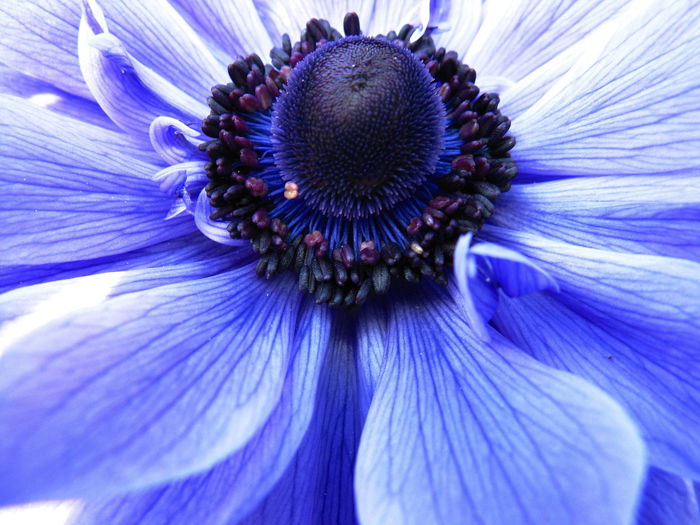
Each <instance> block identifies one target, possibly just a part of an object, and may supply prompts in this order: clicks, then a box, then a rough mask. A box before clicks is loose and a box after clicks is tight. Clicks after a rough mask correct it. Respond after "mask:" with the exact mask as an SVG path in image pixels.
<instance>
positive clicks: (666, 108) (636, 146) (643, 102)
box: [512, 2, 700, 177]
mask: <svg viewBox="0 0 700 525" xmlns="http://www.w3.org/2000/svg"><path fill="white" fill-rule="evenodd" d="M576 5H582V6H584V5H589V4H588V3H584V2H576ZM590 5H594V4H590ZM623 15H624V16H623V17H622V19H616V20H612V21H611V22H610V23H609V24H607V25H606V26H605V28H604V30H603V31H602V33H601V34H597V35H595V38H591V39H590V41H589V42H588V46H587V49H586V52H585V53H584V54H583V55H582V56H580V57H579V58H578V60H577V61H576V63H575V64H574V66H573V67H572V68H571V69H570V70H569V71H568V72H567V73H566V75H564V76H563V77H562V78H561V79H560V80H559V81H558V82H556V83H555V84H554V85H553V86H552V87H551V89H550V90H549V91H548V92H547V94H546V95H545V96H544V97H542V98H541V99H540V101H539V102H538V103H536V104H534V105H533V106H531V107H530V108H529V109H528V110H527V111H526V112H525V113H523V114H521V115H520V116H519V117H518V118H517V119H515V120H514V121H513V129H514V130H515V129H519V130H521V132H520V133H519V135H518V148H517V152H516V159H517V160H518V162H519V166H520V169H521V172H522V173H525V174H527V175H530V176H532V177H536V176H551V175H553V174H559V175H609V174H611V173H614V174H616V175H630V174H639V175H645V174H655V173H682V172H684V171H685V170H688V169H691V168H698V167H700V135H698V133H697V127H696V122H697V121H698V119H700V54H698V53H697V39H698V38H699V37H700V5H698V4H697V3H693V2H673V3H672V4H669V5H668V6H667V8H664V9H659V8H658V5H655V4H653V3H648V4H646V6H640V5H639V4H638V3H634V4H633V5H632V6H631V8H630V10H629V11H626V12H625V13H623ZM518 62H519V61H515V60H513V62H512V63H518Z"/></svg>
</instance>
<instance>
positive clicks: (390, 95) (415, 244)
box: [200, 13, 517, 308]
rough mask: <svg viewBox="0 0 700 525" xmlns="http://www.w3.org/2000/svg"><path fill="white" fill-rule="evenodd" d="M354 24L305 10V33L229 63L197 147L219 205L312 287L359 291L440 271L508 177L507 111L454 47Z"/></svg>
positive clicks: (333, 298) (236, 226) (361, 297)
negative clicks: (263, 55)
mask: <svg viewBox="0 0 700 525" xmlns="http://www.w3.org/2000/svg"><path fill="white" fill-rule="evenodd" d="M344 29H345V35H346V36H345V37H343V36H342V35H341V34H340V33H339V32H338V31H336V30H335V29H333V28H332V27H331V26H330V24H329V23H328V22H327V21H325V20H316V19H312V20H310V21H309V22H308V23H307V25H306V30H305V31H304V32H303V33H302V35H301V38H300V40H299V42H297V43H295V44H294V45H292V42H291V39H290V38H289V36H287V35H284V36H283V39H282V45H281V47H276V48H274V49H273V50H272V51H271V52H270V57H271V59H272V64H271V65H270V64H267V65H266V64H264V63H263V61H262V60H261V59H260V57H258V56H257V55H249V56H247V57H245V58H239V59H238V60H236V61H234V62H233V63H232V64H231V65H230V66H229V75H230V77H231V80H232V82H231V83H229V84H226V85H217V86H214V87H213V88H212V96H211V97H210V98H209V99H208V103H209V106H210V108H211V114H210V115H209V116H208V117H206V118H205V119H204V121H203V123H202V131H203V132H204V133H205V134H207V135H209V136H210V137H211V138H212V140H210V141H208V142H205V143H203V144H202V145H201V146H200V147H201V148H202V149H203V150H205V151H206V152H207V155H208V156H209V159H210V162H209V163H208V164H207V167H206V174H207V176H208V177H209V179H210V182H209V184H208V185H207V187H206V191H207V195H208V196H209V198H210V201H211V204H212V206H213V207H214V208H215V211H214V213H213V214H212V215H211V219H212V220H225V221H227V222H228V230H229V232H230V233H231V236H232V237H233V238H237V239H238V238H242V239H249V240H250V241H251V243H252V246H253V249H254V250H255V251H256V252H258V253H259V254H260V260H259V262H258V266H257V273H258V275H261V276H266V277H267V278H271V277H272V276H273V275H275V274H276V273H278V272H280V271H282V270H284V269H287V268H288V269H291V270H293V271H294V272H296V274H297V276H298V282H299V289H300V290H301V291H302V292H305V293H308V294H312V295H314V297H315V299H316V302H318V303H328V304H330V305H331V306H345V307H349V308H351V307H355V306H356V305H359V304H361V303H363V302H364V301H365V300H367V298H368V297H370V296H371V295H373V294H382V293H385V292H387V291H388V289H389V287H390V285H391V283H392V281H396V280H405V281H410V282H415V281H418V280H420V279H421V278H423V277H425V278H430V279H433V280H435V281H437V282H440V283H446V282H447V275H448V271H449V268H450V266H451V265H452V253H453V251H454V246H455V244H456V242H457V239H458V238H459V236H460V235H462V234H464V233H468V232H477V231H478V230H479V229H480V228H481V226H482V225H483V223H484V221H485V220H486V219H488V217H489V216H490V215H491V214H492V213H493V212H494V202H495V200H496V198H497V197H498V195H499V194H500V193H501V192H503V191H507V190H508V189H509V188H510V183H511V180H512V179H513V177H515V175H516V174H517V167H516V166H515V164H514V162H513V160H512V159H511V158H510V155H509V154H508V151H509V150H510V149H511V148H512V147H513V146H514V144H515V140H514V139H513V137H509V136H507V135H506V133H507V132H508V130H509V128H510V121H509V120H508V118H507V117H505V116H503V115H502V114H501V113H500V111H499V110H498V103H499V98H498V95H495V94H492V93H480V91H479V88H478V87H477V86H476V85H475V84H474V81H475V79H476V73H475V72H474V70H473V69H471V68H469V67H468V66H466V65H465V64H462V63H461V62H460V61H459V59H458V57H457V54H456V53H454V52H447V51H445V49H443V48H440V49H436V48H435V45H434V43H433V40H432V38H430V35H429V34H425V35H423V36H421V37H420V38H417V39H415V38H413V33H414V32H415V28H413V27H412V26H410V25H406V26H404V27H403V28H401V30H400V31H399V32H398V33H395V32H393V31H391V32H389V33H388V34H386V35H378V36H377V37H375V38H368V37H363V36H361V35H360V25H359V19H358V17H357V15H355V14H354V13H350V14H348V15H347V16H346V18H345V23H344Z"/></svg>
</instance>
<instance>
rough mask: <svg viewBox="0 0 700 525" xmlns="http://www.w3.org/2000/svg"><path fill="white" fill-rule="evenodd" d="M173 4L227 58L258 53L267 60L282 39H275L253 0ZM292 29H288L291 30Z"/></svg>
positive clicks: (219, 0)
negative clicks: (272, 37)
mask: <svg viewBox="0 0 700 525" xmlns="http://www.w3.org/2000/svg"><path fill="white" fill-rule="evenodd" d="M174 4H175V5H176V6H177V7H178V8H179V10H180V12H183V13H185V14H186V15H187V17H188V20H189V21H190V25H192V26H193V27H195V26H196V28H197V30H196V32H197V34H198V35H200V36H202V37H203V38H204V37H209V38H211V40H212V42H213V44H214V47H215V48H218V49H217V50H218V51H219V54H221V55H222V57H224V59H225V60H227V61H228V62H231V61H232V60H233V59H234V58H235V57H236V56H247V55H249V54H250V53H257V54H258V55H259V56H260V57H261V58H262V59H263V60H268V56H269V53H270V49H272V48H273V47H274V46H279V45H280V44H281V42H275V43H273V42H272V39H271V38H270V35H269V33H268V30H267V28H266V27H265V24H264V23H263V21H262V19H261V18H260V13H259V12H258V11H257V9H256V6H255V2H254V1H253V0H237V1H236V2H235V3H234V2H228V1H226V0H204V1H202V2H196V3H193V2H190V1H188V0H176V1H175V2H174ZM288 31H289V29H288Z"/></svg>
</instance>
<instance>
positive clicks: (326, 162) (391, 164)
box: [273, 37, 445, 219]
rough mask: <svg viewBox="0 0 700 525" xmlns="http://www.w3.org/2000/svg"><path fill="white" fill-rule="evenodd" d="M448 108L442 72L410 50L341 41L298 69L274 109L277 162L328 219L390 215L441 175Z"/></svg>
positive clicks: (367, 41) (363, 41)
mask: <svg viewBox="0 0 700 525" xmlns="http://www.w3.org/2000/svg"><path fill="white" fill-rule="evenodd" d="M444 111H445V110H444V106H443V104H442V103H441V101H440V98H439V97H438V94H437V91H436V87H435V84H434V79H433V77H432V76H431V75H430V74H429V73H428V71H427V70H426V67H425V65H424V64H423V63H422V62H420V61H419V60H418V59H417V58H416V57H415V56H414V55H413V54H412V53H411V52H410V51H408V50H407V49H405V48H404V47H401V46H399V45H396V44H394V43H391V42H388V41H384V40H379V39H374V38H365V37H348V38H345V39H342V40H339V41H336V42H331V43H329V44H327V45H325V46H322V47H320V48H319V49H317V50H316V51H315V52H313V53H311V54H310V55H308V56H307V57H306V58H304V60H303V61H302V62H301V63H299V64H298V65H297V66H296V67H295V68H294V70H293V72H292V73H291V75H290V78H289V80H288V83H287V86H286V89H285V91H284V92H283V93H282V95H281V96H280V98H279V100H278V102H277V104H276V105H275V107H274V114H273V149H274V159H275V164H276V165H277V167H278V168H279V169H280V171H281V173H282V177H283V178H284V180H285V181H288V182H293V183H295V184H296V185H297V187H298V188H299V197H300V198H302V199H303V200H304V201H305V202H306V204H307V205H308V206H310V207H311V208H313V209H316V210H318V211H320V212H322V213H323V214H325V215H328V216H334V217H345V218H349V219H355V218H360V217H367V216H369V215H373V214H378V213H382V212H384V211H386V210H387V209H391V207H392V206H394V205H395V204H396V203H398V202H402V201H404V200H406V199H408V198H410V197H411V196H412V195H413V193H414V191H415V190H416V189H417V188H418V187H419V186H421V185H422V184H423V183H424V182H425V181H426V179H427V178H428V177H429V176H430V175H431V174H432V173H433V172H434V171H435V167H436V164H437V161H438V158H439V156H440V153H441V152H442V147H443V139H442V137H443V134H444V128H445V114H444Z"/></svg>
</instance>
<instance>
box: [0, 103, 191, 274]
mask: <svg viewBox="0 0 700 525" xmlns="http://www.w3.org/2000/svg"><path fill="white" fill-rule="evenodd" d="M26 110H27V105H26V102H24V101H23V100H21V99H17V98H12V97H7V98H6V99H5V101H4V104H3V107H2V108H0V127H1V130H0V132H1V133H2V134H3V137H4V139H3V141H2V145H0V157H1V158H2V160H3V170H2V171H1V172H0V185H2V188H3V190H4V192H5V198H4V199H3V201H2V202H3V204H2V205H0V224H2V231H1V232H0V234H1V235H2V238H3V254H2V263H3V265H13V264H15V265H16V264H44V263H50V262H65V261H71V260H82V259H90V258H96V257H104V256H106V255H110V254H116V253H123V252H128V251H131V250H134V249H138V248H141V247H144V246H148V245H151V244H155V243H156V242H158V241H162V240H166V239H171V238H174V237H179V236H181V235H183V234H185V233H189V232H191V231H192V225H191V223H190V222H189V221H183V220H180V219H174V220H172V221H170V222H169V223H167V227H165V226H164V225H165V223H164V221H163V219H164V217H165V215H166V213H167V212H168V209H169V207H170V204H171V203H170V199H169V198H168V197H167V196H165V195H164V194H161V193H160V192H159V191H158V189H157V186H156V184H155V183H154V182H153V181H152V180H151V175H153V173H155V172H156V171H158V168H157V166H156V165H154V164H153V163H152V162H146V161H144V160H140V159H141V158H147V157H150V158H151V159H153V160H155V156H154V155H153V154H152V153H150V154H148V153H146V152H145V151H143V150H141V149H140V147H139V145H138V144H136V143H133V142H131V141H129V140H128V139H127V138H126V137H125V136H124V135H122V134H119V133H115V132H113V131H109V130H103V129H101V128H99V127H97V126H92V125H90V124H85V123H83V122H80V121H77V120H73V119H70V118H67V117H64V116H61V115H58V114H56V113H53V112H50V111H48V110H45V109H43V108H40V107H34V108H32V118H31V119H27V117H26ZM58 130H60V133H57V131H58ZM76 148H79V154H76ZM37 150H40V153H39V152H38V151H37ZM105 152H109V155H105Z"/></svg>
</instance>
